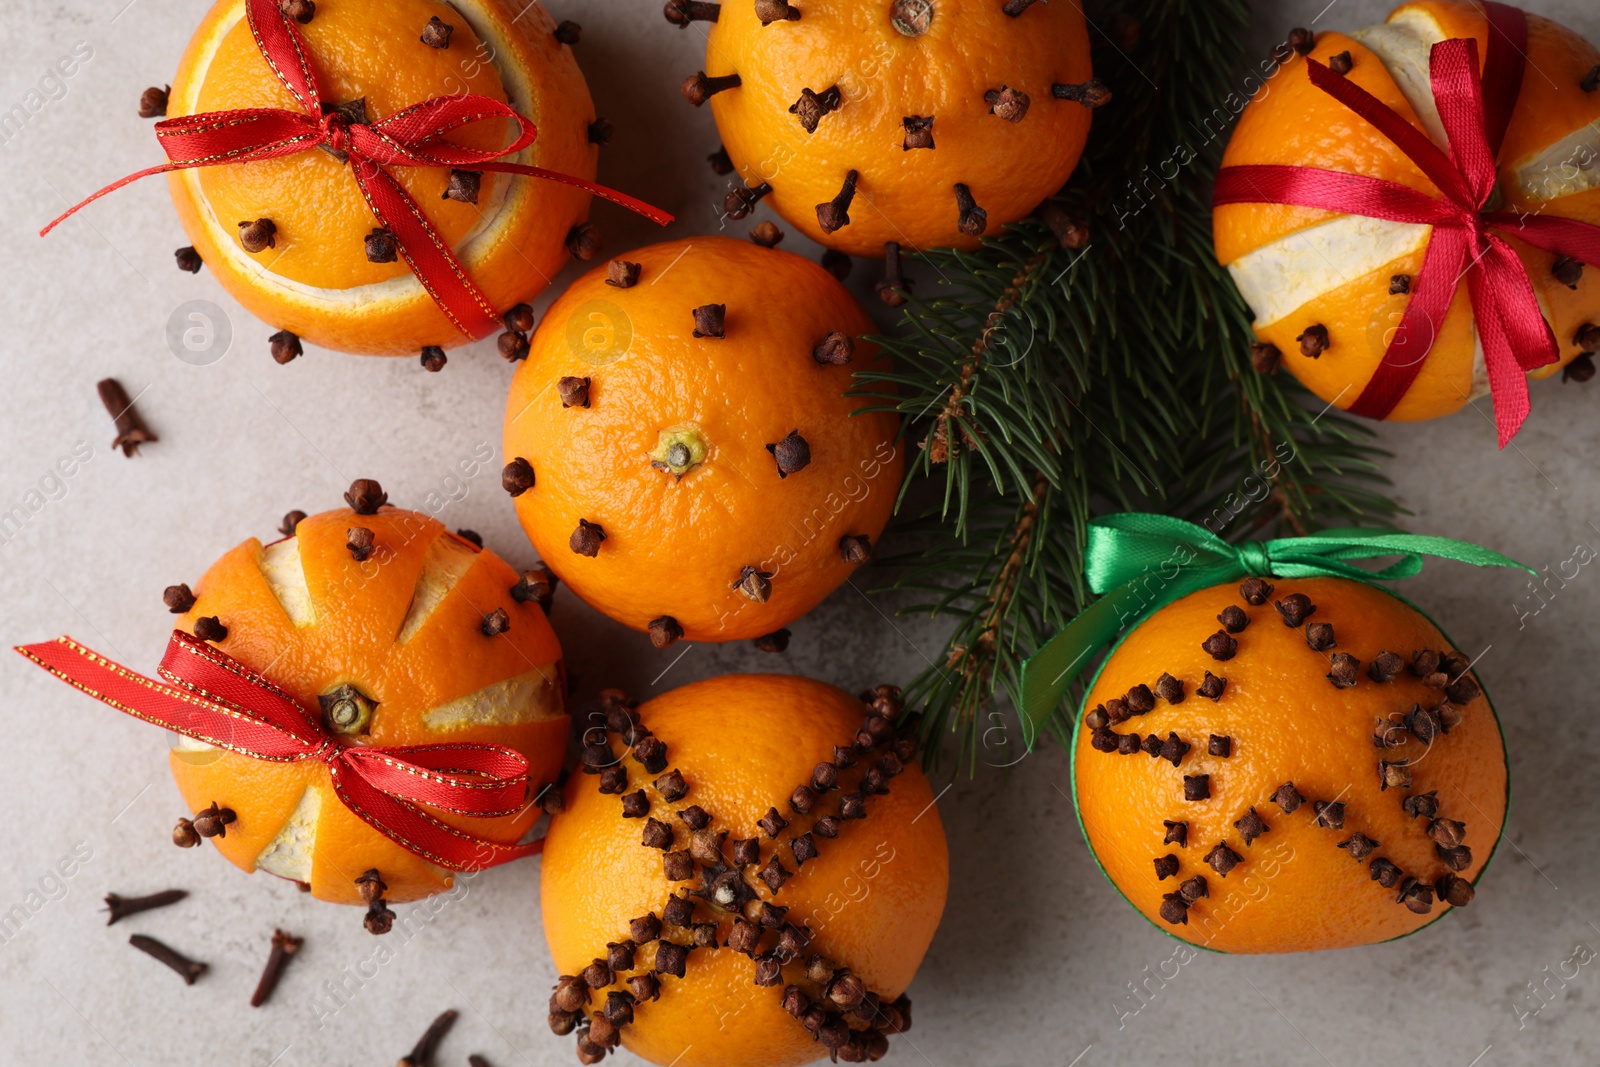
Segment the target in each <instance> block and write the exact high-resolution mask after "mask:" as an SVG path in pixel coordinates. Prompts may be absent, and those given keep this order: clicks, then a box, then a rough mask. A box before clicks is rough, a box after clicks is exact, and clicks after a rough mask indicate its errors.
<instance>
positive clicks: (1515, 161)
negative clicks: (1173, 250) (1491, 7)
mask: <svg viewBox="0 0 1600 1067" xmlns="http://www.w3.org/2000/svg"><path fill="white" fill-rule="evenodd" d="M1451 38H1474V39H1476V40H1477V42H1478V55H1479V62H1480V63H1481V62H1483V60H1484V58H1485V57H1486V56H1487V55H1488V43H1489V42H1488V22H1487V19H1486V17H1485V16H1484V14H1483V12H1482V10H1481V9H1480V8H1479V6H1478V5H1477V4H1475V3H1468V2H1456V0H1428V2H1424V3H1411V4H1404V5H1402V6H1400V7H1398V8H1396V9H1395V10H1394V11H1393V12H1392V13H1391V14H1390V15H1389V18H1388V21H1387V22H1386V23H1384V24H1382V25H1379V26H1374V27H1369V28H1367V29H1365V30H1359V31H1355V32H1353V33H1350V34H1342V33H1337V32H1331V31H1330V32H1324V33H1319V34H1318V35H1317V38H1316V47H1315V49H1314V50H1313V51H1312V52H1311V58H1312V59H1315V60H1317V61H1318V62H1321V63H1324V64H1327V63H1328V62H1329V61H1330V60H1331V59H1332V58H1333V57H1334V56H1337V55H1339V54H1341V53H1343V52H1349V53H1350V56H1351V59H1352V64H1353V65H1352V68H1351V70H1350V71H1349V73H1348V74H1347V75H1346V76H1347V77H1348V78H1349V79H1350V80H1351V81H1353V82H1354V83H1355V84H1357V85H1359V86H1360V87H1362V88H1363V89H1366V90H1367V91H1368V92H1370V93H1372V94H1373V95H1374V96H1376V97H1377V98H1378V99H1379V100H1380V101H1382V102H1383V103H1384V104H1386V105H1388V106H1389V107H1390V108H1392V109H1393V110H1394V111H1395V112H1396V113H1398V114H1399V115H1401V116H1402V117H1404V118H1405V119H1406V120H1407V121H1408V122H1410V123H1411V124H1412V125H1414V126H1417V127H1418V128H1419V129H1422V130H1423V131H1425V132H1427V133H1428V134H1429V135H1430V136H1431V137H1432V138H1433V140H1434V141H1435V143H1438V144H1440V145H1441V146H1444V145H1445V144H1446V142H1445V141H1444V139H1443V133H1442V128H1441V127H1440V126H1439V122H1438V118H1437V112H1436V110H1435V109H1434V105H1433V97H1432V89H1431V86H1430V84H1429V81H1428V75H1427V71H1428V52H1429V49H1430V48H1431V47H1432V45H1433V44H1434V43H1436V42H1438V41H1441V40H1446V39H1451ZM1596 64H1600V51H1596V49H1595V48H1594V46H1593V45H1591V44H1589V43H1588V42H1587V41H1585V40H1584V39H1583V38H1582V37H1580V36H1578V35H1577V34H1576V33H1574V32H1572V31H1571V30H1569V29H1567V28H1565V27H1563V26H1560V25H1558V24H1556V23H1554V22H1551V21H1550V20H1548V19H1545V18H1542V17H1540V16H1538V15H1531V14H1530V15H1529V16H1528V48H1527V70H1528V71H1529V75H1530V76H1528V77H1526V78H1524V79H1523V83H1522V93H1521V96H1520V97H1519V98H1518V101H1517V105H1516V109H1515V110H1514V111H1513V112H1512V117H1511V123H1510V126H1509V128H1508V130H1507V134H1506V138H1505V143H1504V145H1503V147H1502V149H1501V152H1500V157H1499V167H1498V189H1499V195H1500V197H1501V198H1502V201H1503V202H1502V204H1501V206H1500V209H1501V210H1505V211H1512V212H1526V213H1529V214H1544V215H1551V216H1560V217H1563V218H1573V219H1578V220H1580V221H1583V222H1588V223H1591V224H1593V223H1600V185H1597V184H1596V183H1595V180H1594V179H1593V178H1591V177H1589V175H1590V174H1591V173H1593V169H1592V167H1590V166H1588V165H1587V164H1589V163H1592V162H1593V161H1594V160H1595V159H1596V158H1600V135H1596V134H1594V133H1593V130H1594V128H1595V127H1594V125H1593V124H1594V123H1595V122H1596V120H1597V119H1600V94H1595V93H1585V92H1584V91H1583V89H1582V88H1581V83H1582V81H1583V79H1584V77H1585V76H1586V75H1587V73H1588V72H1589V71H1590V70H1591V69H1593V68H1594V66H1595V65H1596ZM1535 72H1537V73H1535ZM1396 75H1398V78H1397V76H1396ZM1419 116H1420V117H1419ZM1261 164H1276V165H1287V166H1305V167H1318V168H1322V169H1326V170H1334V171H1342V172H1348V173H1352V174H1362V175H1366V176H1368V177H1372V178H1379V179H1383V180H1385V181H1391V182H1397V183H1399V184H1401V185H1405V186H1408V187H1410V188H1412V189H1416V190H1417V191H1419V192H1421V193H1424V194H1426V195H1427V196H1430V197H1437V196H1438V195H1439V192H1438V190H1437V189H1436V188H1435V186H1434V185H1433V183H1432V182H1431V181H1430V180H1429V179H1428V178H1427V177H1426V176H1425V175H1424V174H1423V173H1422V172H1421V170H1419V169H1418V168H1417V166H1416V165H1415V164H1414V163H1412V162H1411V161H1410V160H1409V159H1408V158H1406V157H1405V156H1404V155H1403V154H1402V153H1401V152H1400V150H1399V149H1398V148H1396V147H1395V146H1394V145H1393V144H1392V143H1390V142H1389V141H1388V140H1387V139H1386V138H1385V137H1384V136H1383V135H1382V134H1381V133H1379V132H1378V131H1377V130H1376V129H1375V128H1374V127H1372V126H1371V125H1369V124H1368V123H1366V122H1365V121H1364V120H1363V119H1361V118H1359V117H1358V116H1357V115H1356V114H1355V113H1354V112H1352V111H1350V110H1349V109H1348V108H1346V107H1345V106H1344V105H1342V104H1340V103H1339V102H1338V101H1336V100H1334V99H1333V97H1331V96H1329V95H1328V94H1326V93H1324V92H1322V91H1321V90H1320V89H1318V88H1316V87H1315V86H1314V85H1312V84H1311V82H1310V79H1309V78H1308V77H1307V76H1306V61H1305V60H1304V59H1302V58H1301V57H1299V56H1298V55H1296V56H1292V57H1291V58H1290V59H1289V60H1288V61H1287V62H1286V63H1285V64H1284V65H1283V67H1282V69H1280V70H1279V71H1278V72H1277V73H1276V74H1275V75H1274V76H1273V77H1272V78H1271V79H1270V80H1269V81H1268V82H1267V86H1266V88H1265V89H1264V90H1263V91H1261V92H1260V93H1258V94H1257V96H1256V97H1255V99H1254V100H1252V102H1251V103H1250V105H1249V106H1248V107H1246V108H1245V110H1244V113H1243V114H1242V115H1241V116H1240V120H1239V124H1238V126H1237V127H1236V129H1235V130H1234V133H1233V137H1232V139H1231V140H1230V141H1229V142H1228V148H1227V151H1226V153H1225V154H1224V157H1223V165H1224V166H1225V167H1227V166H1245V165H1261ZM1580 164H1583V165H1581V166H1580ZM1213 225H1214V235H1215V241H1216V252H1217V258H1218V260H1219V261H1220V262H1221V263H1222V264H1223V265H1225V266H1227V267H1228V268H1229V271H1230V273H1232V275H1233V277H1234V279H1235V281H1237V282H1238V283H1239V287H1240V291H1241V292H1242V293H1243V295H1244V297H1245V300H1246V302H1247V303H1249V304H1250V306H1251V308H1252V310H1253V312H1254V314H1255V323H1254V328H1255V333H1256V337H1257V339H1258V340H1260V341H1262V342H1266V343H1269V344H1272V345H1276V346H1277V348H1278V349H1279V350H1280V351H1281V352H1282V365H1283V366H1284V367H1286V368H1287V369H1288V370H1289V371H1291V372H1292V373H1293V374H1294V375H1295V377H1297V378H1298V379H1300V381H1301V382H1303V383H1304V384H1305V385H1306V386H1307V387H1308V388H1309V389H1311V391H1312V392H1314V393H1316V394H1317V395H1318V396H1319V397H1321V398H1322V399H1323V400H1324V401H1327V402H1328V403H1331V404H1335V405H1337V406H1338V407H1340V408H1349V407H1350V406H1351V405H1352V404H1354V403H1355V401H1356V399H1357V398H1358V397H1359V396H1360V395H1361V392H1362V389H1363V388H1364V387H1365V386H1366V384H1367V382H1368V381H1370V380H1371V378H1372V376H1373V374H1374V372H1375V371H1376V370H1377V368H1378V364H1379V362H1380V361H1381V360H1382V358H1383V355H1384V352H1385V351H1386V349H1387V347H1388V345H1389V343H1390V341H1391V340H1392V339H1393V335H1394V331H1395V329H1396V328H1397V327H1398V326H1399V324H1400V322H1401V318H1402V316H1403V315H1404V313H1405V309H1406V306H1407V303H1408V300H1409V297H1408V295H1406V294H1405V293H1391V291H1390V290H1391V283H1392V281H1393V279H1394V278H1395V277H1396V276H1397V275H1407V276H1409V277H1410V278H1413V279H1414V278H1415V277H1416V275H1417V274H1418V272H1419V271H1420V270H1421V268H1422V261H1423V253H1424V250H1425V248H1426V244H1427V239H1428V237H1429V235H1430V234H1431V232H1432V228H1431V227H1428V226H1412V225H1408V224H1403V223H1393V222H1384V221H1380V220H1373V219H1360V218H1356V217H1354V216H1347V215H1341V214H1339V213H1338V212H1331V211H1322V210H1315V209H1310V208H1300V207H1288V206H1281V205H1270V204H1224V205H1220V206H1218V208H1217V209H1216V213H1215V217H1214V222H1213ZM1509 241H1510V244H1511V245H1512V247H1513V248H1514V249H1515V250H1516V251H1517V254H1518V256H1519V257H1520V258H1521V259H1522V262H1523V264H1524V266H1525V267H1526V268H1527V272H1528V277H1529V278H1530V279H1531V281H1532V284H1533V289H1534V291H1535V293H1536V294H1537V296H1538V298H1539V301H1540V304H1541V306H1542V308H1543V311H1544V314H1545V317H1546V319H1547V320H1548V321H1549V323H1550V326H1551V328H1552V330H1553V332H1554V334H1555V339H1556V342H1557V345H1558V351H1559V354H1560V360H1559V362H1558V363H1554V364H1551V365H1549V366H1546V367H1541V368H1539V369H1537V370H1534V371H1532V372H1531V375H1532V376H1533V377H1536V378H1544V377H1548V376H1549V375H1551V374H1554V373H1556V372H1557V371H1558V370H1560V369H1561V367H1563V366H1565V365H1566V364H1567V363H1570V362H1571V361H1572V360H1573V359H1575V358H1577V357H1578V355H1579V354H1580V353H1581V352H1582V351H1583V349H1582V347H1581V346H1580V345H1579V344H1578V342H1577V339H1576V338H1577V334H1578V331H1579V329H1580V328H1581V327H1582V326H1583V325H1584V324H1586V323H1589V322H1594V321H1596V320H1597V319H1600V280H1597V279H1595V278H1594V277H1593V274H1592V272H1590V271H1586V272H1585V276H1584V277H1583V278H1582V279H1581V280H1580V281H1579V283H1578V285H1577V287H1576V288H1575V289H1573V288H1568V287H1567V286H1566V285H1564V284H1562V283H1561V282H1559V281H1558V280H1557V279H1556V277H1555V275H1554V273H1553V264H1554V261H1555V257H1554V256H1553V255H1551V254H1550V253H1548V252H1544V251H1541V250H1539V249H1536V248H1533V247H1532V246H1530V245H1525V244H1522V243H1520V242H1519V241H1517V239H1516V237H1515V235H1514V234H1513V235H1512V236H1511V237H1510V238H1509ZM1313 325H1322V326H1324V327H1326V328H1327V331H1328V334H1329V338H1330V346H1329V348H1328V349H1327V351H1325V352H1323V353H1322V354H1321V355H1320V356H1318V357H1317V358H1308V357H1307V356H1304V355H1302V354H1301V349H1300V342H1299V341H1298V340H1297V338H1298V337H1299V336H1300V334H1301V333H1302V332H1303V331H1305V330H1306V328H1307V327H1309V326H1313ZM1432 340H1433V348H1432V350H1431V351H1430V353H1429V354H1428V357H1427V361H1426V362H1425V363H1424V364H1423V367H1422V370H1421V371H1420V373H1419V374H1418V375H1417V378H1416V380H1415V381H1414V382H1413V383H1412V385H1411V388H1410V389H1409V391H1407V393H1406V394H1405V396H1404V397H1402V398H1401V400H1400V402H1399V403H1398V404H1397V405H1396V406H1395V408H1394V410H1393V411H1392V412H1391V413H1390V414H1389V416H1388V418H1390V419H1394V420H1397V421H1401V422H1411V421H1418V420H1423V419H1432V418H1437V417H1439V416H1441V415H1448V414H1450V413H1452V412H1454V411H1458V410H1460V409H1461V408H1462V407H1463V406H1464V405H1466V403H1467V402H1468V401H1469V400H1470V399H1473V398H1476V397H1479V396H1483V395H1486V394H1487V393H1488V378H1487V375H1486V372H1485V370H1484V366H1483V353H1482V348H1481V346H1480V345H1479V343H1478V340H1477V336H1476V329H1475V326H1474V315H1473V310H1472V305H1471V301H1470V299H1469V296H1468V291H1467V281H1466V279H1465V278H1463V279H1462V280H1461V281H1460V284H1459V285H1458V287H1457V292H1456V297H1455V302H1454V303H1453V304H1452V305H1451V309H1450V312H1449V314H1448V315H1447V316H1446V317H1445V319H1444V321H1442V322H1440V323H1438V324H1437V326H1436V328H1435V331H1434V336H1433V338H1432Z"/></svg>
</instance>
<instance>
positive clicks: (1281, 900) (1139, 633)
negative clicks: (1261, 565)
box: [1073, 578, 1508, 952]
mask: <svg viewBox="0 0 1600 1067" xmlns="http://www.w3.org/2000/svg"><path fill="white" fill-rule="evenodd" d="M1468 668H1469V664H1468V660H1467V658H1466V657H1465V656H1463V655H1461V654H1460V653H1459V652H1456V651H1454V650H1453V648H1452V645H1451V643H1450V640H1449V639H1448V638H1447V637H1445V636H1444V635H1443V634H1441V633H1440V632H1439V630H1438V629H1437V628H1436V627H1435V626H1434V625H1433V624H1432V623H1431V622H1429V621H1428V620H1427V619H1426V618H1424V617H1423V616H1422V614H1421V613H1420V612H1418V611H1417V610H1416V609H1415V608H1413V607H1411V606H1410V605H1408V604H1406V603H1405V602H1404V601H1401V600H1400V599H1398V598H1396V597H1394V596H1391V595H1390V594H1389V593H1386V592H1384V591H1382V590H1380V589H1377V588H1374V587H1373V586H1370V585H1367V584H1365V583H1361V582H1353V581H1348V580H1345V579H1341V578H1306V579H1294V580H1288V579H1280V580H1279V581H1278V586H1277V589H1276V590H1274V589H1273V588H1272V586H1271V585H1268V584H1266V583H1264V582H1261V581H1260V580H1259V579H1251V580H1248V581H1247V582H1246V583H1244V584H1243V585H1241V586H1234V585H1219V586H1213V587H1212V588H1210V589H1204V590H1201V591H1200V592H1197V593H1191V594H1190V595H1189V596H1186V597H1184V598H1182V599H1180V600H1178V601H1176V602H1174V603H1172V604H1170V605H1168V606H1167V607H1165V608H1162V609H1160V610H1159V611H1157V612H1155V613H1154V614H1153V615H1151V616H1149V617H1148V618H1147V619H1145V620H1144V621H1143V622H1141V623H1139V624H1138V625H1137V627H1136V628H1135V629H1134V630H1132V631H1131V632H1130V633H1129V634H1128V635H1127V637H1125V638H1124V639H1123V641H1122V643H1121V644H1120V645H1119V646H1118V647H1117V648H1116V649H1115V651H1113V652H1112V654H1111V655H1110V657H1109V658H1108V659H1107V660H1106V663H1105V665H1104V667H1102V669H1101V671H1100V675H1099V677H1098V678H1097V679H1096V680H1095V682H1094V684H1093V685H1092V686H1091V688H1090V692H1089V694H1088V696H1087V698H1086V699H1085V702H1084V707H1085V708H1087V709H1091V710H1089V711H1088V712H1087V713H1086V714H1085V715H1083V716H1082V717H1081V718H1080V720H1079V723H1078V728H1077V731H1076V735H1075V738H1074V742H1073V745H1074V758H1073V779H1074V790H1075V793H1076V796H1077V803H1078V816H1079V820H1080V821H1081V822H1082V824H1083V829H1084V833H1085V835H1086V836H1087V838H1088V840H1089V845H1090V848H1091V849H1092V850H1093V852H1094V855H1095V858H1096V859H1097V860H1098V861H1099V863H1100V866H1101V868H1102V869H1103V870H1104V871H1105V873H1106V876H1107V877H1108V878H1110V879H1111V881H1112V883H1113V884H1114V885H1115V886H1116V887H1117V889H1118V890H1120V891H1121V893H1122V894H1123V896H1124V897H1126V898H1127V900H1128V901H1129V903H1131V904H1132V905H1133V906H1134V907H1135V908H1138V909H1139V911H1140V912H1142V913H1143V914H1144V915H1145V916H1146V917H1147V918H1149V919H1150V920H1151V921H1152V922H1154V923H1156V924H1157V925H1159V926H1160V928H1161V929H1163V930H1166V931H1168V932H1170V933H1172V934H1174V935H1175V936H1177V937H1180V938H1182V939H1184V940H1185V941H1189V942H1192V943H1194V944H1196V945H1201V946H1203V947H1206V948H1212V949H1218V950H1221V951H1224V952H1298V951H1305V950H1310V949H1323V948H1343V947H1348V946H1351V945H1365V944H1371V943H1373V942H1377V941H1385V940H1388V939H1390V938H1394V937H1400V936H1402V935H1404V934H1409V933H1412V932H1413V931H1415V930H1418V929H1420V928H1421V927H1423V926H1426V925H1427V924H1429V923H1431V922H1433V921H1434V920H1435V919H1437V918H1439V917H1440V916H1441V915H1443V914H1444V913H1445V912H1447V911H1449V910H1450V908H1451V906H1457V907H1459V906H1461V905H1464V904H1466V903H1467V902H1469V901H1470V900H1471V899H1472V896H1473V884H1472V883H1473V882H1475V881H1476V880H1477V878H1478V875H1479V874H1480V873H1481V872H1482V870H1483V868H1484V865H1485V864H1487V863H1488V861H1489V857H1490V855H1491V854H1492V853H1493V851H1494V847H1495V845H1496V843H1497V842H1498V841H1499V839H1500V831H1501V828H1502V826H1503V825H1504V823H1505V814H1506V803H1507V798H1508V785H1507V773H1506V758H1505V746H1504V741H1503V740H1502V738H1501V734H1500V723H1499V720H1498V719H1497V718H1496V717H1495V713H1494V709H1493V708H1491V707H1490V705H1489V701H1488V699H1487V698H1486V697H1485V696H1484V695H1483V693H1482V691H1481V690H1480V689H1479V687H1478V683H1477V681H1476V679H1475V677H1474V676H1473V674H1472V672H1471V671H1470V670H1469V669H1468Z"/></svg>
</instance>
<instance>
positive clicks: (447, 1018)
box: [396, 19, 456, 1067]
mask: <svg viewBox="0 0 1600 1067" xmlns="http://www.w3.org/2000/svg"><path fill="white" fill-rule="evenodd" d="M434 21H435V22H437V21H438V19H434ZM455 1022H456V1013H455V1011H454V1010H450V1011H445V1012H441V1013H440V1014H439V1017H438V1018H437V1019H435V1020H433V1022H431V1023H429V1024H428V1028H427V1029H426V1030H424V1031H423V1032H422V1036H421V1037H419V1038H417V1043H416V1044H415V1045H413V1046H412V1048H411V1051H410V1052H408V1053H406V1054H405V1055H404V1056H401V1057H400V1060H399V1062H398V1063H397V1064H396V1067H433V1054H434V1053H435V1052H437V1051H438V1050H439V1042H441V1041H443V1040H444V1035H445V1034H448V1033H449V1032H450V1028H451V1027H452V1026H454V1025H455Z"/></svg>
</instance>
